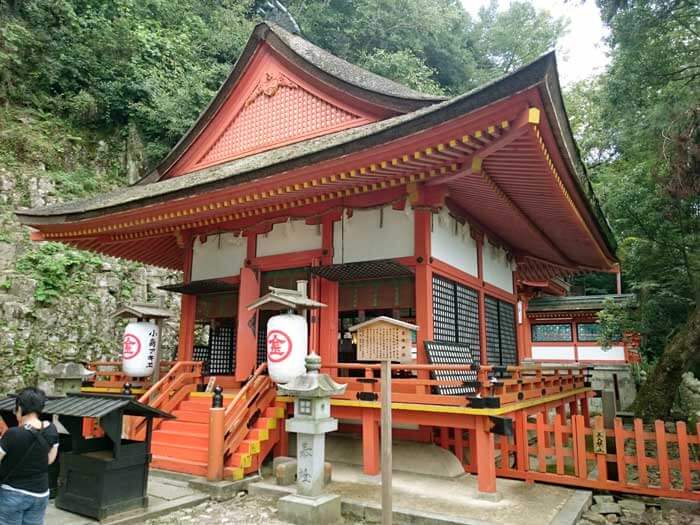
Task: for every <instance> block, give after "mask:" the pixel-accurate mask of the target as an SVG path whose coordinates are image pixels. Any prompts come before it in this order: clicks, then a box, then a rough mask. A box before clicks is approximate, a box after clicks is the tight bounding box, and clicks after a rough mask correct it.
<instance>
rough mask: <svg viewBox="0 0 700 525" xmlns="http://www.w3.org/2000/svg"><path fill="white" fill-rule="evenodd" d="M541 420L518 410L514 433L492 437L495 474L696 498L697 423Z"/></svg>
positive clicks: (699, 472)
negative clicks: (647, 424) (519, 415)
mask: <svg viewBox="0 0 700 525" xmlns="http://www.w3.org/2000/svg"><path fill="white" fill-rule="evenodd" d="M546 419H547V418H545V416H544V414H543V413H542V412H540V413H538V414H537V415H536V416H534V420H533V418H532V417H530V418H527V419H525V417H524V414H523V421H522V422H521V423H520V424H521V425H523V427H524V428H523V427H521V429H520V430H519V431H518V428H517V425H518V421H517V420H516V422H515V423H516V432H515V436H512V437H505V436H500V437H498V436H497V437H496V447H497V450H499V451H500V457H499V458H498V459H497V469H496V471H497V474H498V475H499V476H503V477H511V478H518V479H524V480H528V481H543V482H550V483H557V484H565V485H573V486H577V487H584V488H590V489H598V490H609V491H612V492H627V493H632V494H640V495H648V496H661V497H671V498H681V499H690V500H697V501H700V424H698V425H697V426H696V428H695V433H689V432H688V430H687V428H686V424H685V423H684V422H682V421H679V422H677V423H674V424H668V425H669V426H672V427H673V428H672V429H669V428H667V424H666V423H664V422H663V421H656V422H655V424H654V425H653V430H652V429H651V428H649V427H647V428H645V426H644V424H643V422H642V420H641V419H635V420H634V422H633V424H631V425H624V424H623V422H622V420H621V419H619V418H617V419H615V422H614V426H613V428H608V429H606V428H604V427H603V418H602V417H600V416H599V417H596V418H593V424H592V425H590V426H589V425H586V418H585V416H583V415H573V416H572V417H571V419H569V420H563V418H562V415H561V414H557V415H556V416H555V417H554V418H553V420H552V421H551V422H547V421H546ZM521 436H525V438H524V439H523V437H521ZM523 445H525V446H523Z"/></svg>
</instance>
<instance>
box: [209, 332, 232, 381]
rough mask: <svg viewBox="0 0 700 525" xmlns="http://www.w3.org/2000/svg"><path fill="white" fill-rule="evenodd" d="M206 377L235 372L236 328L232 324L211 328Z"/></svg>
mask: <svg viewBox="0 0 700 525" xmlns="http://www.w3.org/2000/svg"><path fill="white" fill-rule="evenodd" d="M206 368H207V375H212V376H215V375H227V374H233V373H235V371H236V327H235V325H234V323H227V324H226V325H221V326H217V327H215V328H212V330H211V333H210V335H209V361H208V362H207V363H206Z"/></svg>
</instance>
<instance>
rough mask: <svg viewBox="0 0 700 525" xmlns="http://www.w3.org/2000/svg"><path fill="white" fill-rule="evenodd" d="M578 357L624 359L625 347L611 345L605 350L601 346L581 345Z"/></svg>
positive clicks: (589, 359)
mask: <svg viewBox="0 0 700 525" xmlns="http://www.w3.org/2000/svg"><path fill="white" fill-rule="evenodd" d="M578 359H579V361H624V360H625V347H624V346H611V347H610V348H609V349H607V350H603V348H602V347H600V346H579V347H578Z"/></svg>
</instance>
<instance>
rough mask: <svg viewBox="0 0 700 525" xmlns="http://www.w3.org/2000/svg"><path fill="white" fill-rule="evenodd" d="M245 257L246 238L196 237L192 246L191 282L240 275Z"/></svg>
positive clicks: (227, 235) (225, 236)
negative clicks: (201, 238)
mask: <svg viewBox="0 0 700 525" xmlns="http://www.w3.org/2000/svg"><path fill="white" fill-rule="evenodd" d="M245 257H246V238H245V237H236V236H234V235H233V233H221V234H216V235H209V236H208V237H207V240H206V241H205V242H201V241H200V240H199V237H196V238H195V240H194V243H193V245H192V280H193V281H199V280H201V279H214V278H217V277H231V276H233V275H238V274H239V273H241V266H243V262H244V261H245Z"/></svg>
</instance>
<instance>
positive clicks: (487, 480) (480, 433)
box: [474, 416, 496, 494]
mask: <svg viewBox="0 0 700 525" xmlns="http://www.w3.org/2000/svg"><path fill="white" fill-rule="evenodd" d="M487 425H488V418H487V417H486V416H479V417H477V418H476V429H475V430H474V432H475V434H476V470H477V474H476V475H477V488H478V491H479V492H481V493H484V494H495V493H496V451H495V446H494V439H493V434H492V433H491V432H489V430H488V428H487Z"/></svg>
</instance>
